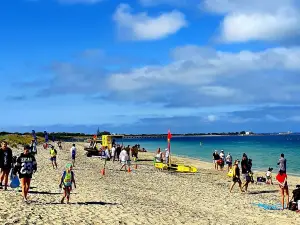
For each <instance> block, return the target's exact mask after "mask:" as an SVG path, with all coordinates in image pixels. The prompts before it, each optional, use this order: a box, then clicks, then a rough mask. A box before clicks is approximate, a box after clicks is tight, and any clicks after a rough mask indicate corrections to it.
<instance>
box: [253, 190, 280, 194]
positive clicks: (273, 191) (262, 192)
mask: <svg viewBox="0 0 300 225" xmlns="http://www.w3.org/2000/svg"><path fill="white" fill-rule="evenodd" d="M277 192H279V190H270V191H253V192H249V193H248V194H249V195H258V194H267V193H277Z"/></svg>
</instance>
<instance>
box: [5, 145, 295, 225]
mask: <svg viewBox="0 0 300 225" xmlns="http://www.w3.org/2000/svg"><path fill="white" fill-rule="evenodd" d="M70 147H71V143H64V144H63V148H64V149H63V150H58V156H57V162H58V167H59V168H58V170H55V169H53V168H52V166H51V162H50V160H49V151H48V150H44V149H41V148H39V149H38V150H39V152H38V155H37V161H38V172H37V173H36V174H34V176H33V180H32V189H31V191H30V192H31V193H30V194H29V199H30V201H31V202H30V203H29V204H26V203H23V201H22V197H21V193H20V192H15V191H14V190H12V189H10V188H9V190H8V191H6V192H4V191H3V190H0V202H2V206H1V208H0V224H3V225H4V224H7V225H8V224H57V225H58V224H112V225H113V224H280V225H282V224H300V216H299V214H298V213H296V212H292V211H289V210H274V211H271V210H263V209H260V208H258V207H257V206H254V205H252V203H259V202H261V203H269V204H277V203H279V191H278V185H256V184H251V185H250V186H249V192H248V193H239V189H238V187H237V186H236V187H234V189H233V193H229V187H230V184H231V179H230V178H228V177H227V176H226V172H221V171H215V170H213V169H212V168H213V165H212V164H211V163H205V162H200V161H198V160H193V159H187V158H180V157H172V159H173V160H174V161H177V162H184V163H186V164H191V165H194V166H196V167H198V168H199V172H198V173H197V174H192V175H191V174H178V173H169V172H161V171H158V170H156V169H155V168H154V166H153V163H152V158H153V153H140V154H139V158H140V161H139V162H138V168H137V170H135V169H134V165H133V166H132V172H130V173H128V172H124V171H122V172H120V171H119V169H120V167H121V165H120V163H118V162H114V163H112V162H107V165H106V175H105V176H102V175H101V174H100V169H102V167H103V164H104V161H103V160H100V159H99V158H88V157H86V156H85V155H84V151H83V144H77V162H76V165H75V168H74V172H75V178H76V182H77V189H75V190H74V191H73V193H72V194H71V204H69V205H67V204H60V199H61V197H62V194H61V193H60V191H59V188H58V185H59V181H60V176H61V173H62V171H63V168H64V166H65V164H66V163H67V162H70ZM14 154H16V151H15V150H14ZM273 177H275V175H274V173H273ZM274 183H275V181H274ZM297 183H299V184H300V179H299V178H297V177H290V176H289V186H290V192H291V191H292V190H293V189H294V187H295V185H296V184H297ZM3 203H4V204H3Z"/></svg>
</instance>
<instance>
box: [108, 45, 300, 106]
mask: <svg viewBox="0 0 300 225" xmlns="http://www.w3.org/2000/svg"><path fill="white" fill-rule="evenodd" d="M207 53H208V54H207ZM171 56H172V57H173V58H174V61H173V63H171V64H169V65H165V66H146V67H142V68H138V69H133V70H132V71H130V72H127V73H116V74H112V75H111V76H109V77H108V80H107V86H108V87H109V89H110V90H111V94H110V95H109V98H114V99H116V100H117V99H118V100H122V101H123V100H124V101H125V100H128V101H129V100H131V101H137V102H144V101H154V102H160V103H162V104H164V105H166V106H191V107H199V106H216V105H245V104H267V103H299V100H298V99H299V94H298V93H297V90H299V89H298V88H300V85H299V83H300V76H299V72H300V64H299V63H298V61H299V60H300V48H273V49H268V50H265V51H261V52H251V51H241V52H238V53H230V52H221V51H214V50H213V49H205V48H201V47H197V46H186V47H179V48H176V49H174V50H173V51H172V52H171ZM206 56H207V57H206ZM118 83H122V85H118ZM136 93H142V94H141V95H139V96H136Z"/></svg>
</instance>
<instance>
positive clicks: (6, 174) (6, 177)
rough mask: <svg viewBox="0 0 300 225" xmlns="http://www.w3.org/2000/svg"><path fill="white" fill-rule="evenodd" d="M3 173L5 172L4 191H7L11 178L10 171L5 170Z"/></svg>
mask: <svg viewBox="0 0 300 225" xmlns="http://www.w3.org/2000/svg"><path fill="white" fill-rule="evenodd" d="M3 172H4V190H7V184H8V176H9V172H10V169H5V170H4V171H3Z"/></svg>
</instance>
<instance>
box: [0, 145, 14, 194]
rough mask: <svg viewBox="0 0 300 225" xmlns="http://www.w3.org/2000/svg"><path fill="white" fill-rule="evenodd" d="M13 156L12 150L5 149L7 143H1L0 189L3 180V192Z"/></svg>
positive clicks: (5, 188)
mask: <svg viewBox="0 0 300 225" xmlns="http://www.w3.org/2000/svg"><path fill="white" fill-rule="evenodd" d="M12 162H13V154H12V150H11V149H10V148H9V147H7V142H6V141H2V142H1V150H0V169H1V182H0V188H2V182H3V180H4V190H7V184H8V176H9V172H10V170H11V167H12Z"/></svg>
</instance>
